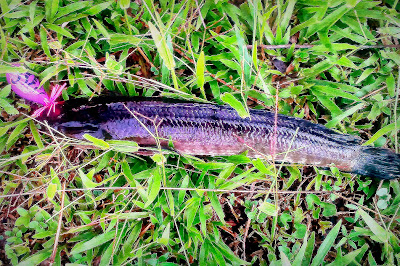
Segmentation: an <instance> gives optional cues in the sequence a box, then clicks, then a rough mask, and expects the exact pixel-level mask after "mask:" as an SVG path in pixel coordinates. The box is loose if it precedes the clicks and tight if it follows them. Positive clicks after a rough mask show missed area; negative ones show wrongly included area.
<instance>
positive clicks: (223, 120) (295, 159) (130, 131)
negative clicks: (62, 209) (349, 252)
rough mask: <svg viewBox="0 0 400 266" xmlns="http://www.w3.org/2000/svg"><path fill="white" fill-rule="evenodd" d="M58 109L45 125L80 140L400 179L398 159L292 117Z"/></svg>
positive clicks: (214, 109)
mask: <svg viewBox="0 0 400 266" xmlns="http://www.w3.org/2000/svg"><path fill="white" fill-rule="evenodd" d="M24 77H25V76H24ZM28 78H29V77H28ZM25 79H26V78H25ZM23 84H26V82H25V83H23ZM15 86H17V85H15ZM58 90H59V88H58ZM33 91H34V90H33V88H31V89H30V92H32V93H33ZM35 93H36V92H35ZM27 94H29V93H26V94H24V96H28V95H27ZM19 95H20V94H19ZM24 96H22V97H24ZM24 98H27V97H24ZM50 98H51V97H50ZM50 100H51V99H50ZM49 106H52V108H53V106H55V102H54V101H53V102H52V103H51V104H47V105H45V107H46V108H49ZM59 108H60V112H58V114H57V115H54V116H52V117H43V119H46V120H47V121H48V122H49V124H50V125H52V126H53V127H54V128H56V129H57V130H59V131H60V132H62V133H64V134H65V135H67V136H70V137H73V138H77V139H82V138H83V135H84V134H91V135H92V136H94V137H96V138H99V139H105V140H107V139H116V140H133V141H135V142H137V143H138V144H140V145H141V146H151V147H155V146H156V145H161V147H162V148H166V149H168V148H169V143H170V141H172V144H173V148H174V150H176V151H177V152H180V153H184V154H191V155H210V156H219V155H233V154H240V153H243V152H247V153H248V156H250V157H255V158H257V157H259V158H268V157H269V159H274V160H276V161H283V162H288V163H298V164H307V165H316V166H321V167H330V166H333V165H334V166H336V167H337V168H338V169H340V170H342V171H345V172H351V173H355V174H360V175H365V176H370V177H376V178H379V179H394V178H399V177H400V155H399V154H396V153H394V152H393V151H391V150H389V149H384V148H375V147H368V146H362V145H361V140H360V139H359V138H357V137H355V136H352V135H347V134H339V133H337V132H335V131H333V130H331V129H328V128H326V127H324V126H322V125H318V124H314V123H311V122H310V121H307V120H303V119H299V118H295V117H288V116H283V115H278V119H277V121H275V114H274V113H271V112H268V111H265V110H250V117H248V118H242V117H240V116H239V115H238V114H237V112H236V111H235V110H234V109H233V108H231V107H228V106H218V105H212V104H199V103H188V102H166V101H164V100H160V99H152V98H150V99H149V98H144V99H143V98H123V97H120V98H116V99H112V98H109V97H107V98H104V97H97V98H93V99H92V100H91V101H90V102H87V101H85V100H84V99H77V100H74V101H67V102H64V103H63V104H62V105H59ZM41 119H42V117H41ZM271 154H272V155H273V156H272V157H271V156H270V155H271Z"/></svg>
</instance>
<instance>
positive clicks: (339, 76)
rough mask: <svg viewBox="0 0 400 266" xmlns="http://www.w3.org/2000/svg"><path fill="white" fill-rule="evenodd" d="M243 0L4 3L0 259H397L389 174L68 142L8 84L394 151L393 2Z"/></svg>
mask: <svg viewBox="0 0 400 266" xmlns="http://www.w3.org/2000/svg"><path fill="white" fill-rule="evenodd" d="M237 2H238V3H236V1H225V0H222V1H218V2H214V1H210V0H206V1H201V2H200V1H182V2H178V3H173V1H159V2H152V1H149V0H146V1H129V0H121V1H70V0H65V1H59V0H46V1H25V2H21V1H7V0H6V1H1V2H0V8H1V15H0V60H1V66H0V87H1V91H0V108H1V109H2V113H1V114H2V118H1V119H2V122H1V125H0V126H1V127H0V132H1V134H0V151H1V157H0V178H1V191H2V195H0V204H1V205H0V208H1V214H0V215H1V218H2V224H1V225H0V232H1V236H0V245H1V246H0V247H1V248H0V249H1V250H2V251H1V252H0V258H1V260H2V261H3V263H5V264H8V263H11V264H21V265H31V264H39V263H42V262H43V263H46V262H47V263H54V264H55V265H61V264H65V263H76V264H88V265H89V264H96V265H98V264H100V265H108V264H124V265H126V264H140V265H172V264H195V265H197V264H201V265H204V264H219V265H239V264H243V265H244V264H247V263H248V264H262V265H278V264H279V265H280V264H289V263H290V264H292V265H308V264H312V265H320V264H333V265H336V264H342V265H359V264H369V265H378V264H387V265H395V264H400V255H399V254H400V247H399V239H398V235H399V229H400V226H399V223H400V218H399V202H400V186H399V183H398V181H391V182H389V181H381V182H379V181H378V180H373V179H370V178H367V177H360V176H354V175H350V174H346V173H341V172H339V171H338V170H337V169H336V168H334V167H332V168H331V169H325V170H324V169H318V168H316V167H310V166H300V165H285V166H281V165H279V164H277V165H276V164H273V163H271V162H268V161H265V160H260V159H256V160H255V159H251V158H248V157H247V156H245V155H237V156H229V157H201V158H197V157H192V156H185V155H179V154H175V153H172V152H170V153H165V152H163V151H161V150H160V149H157V148H156V154H155V155H153V156H138V155H136V154H135V153H134V152H135V151H137V149H138V147H137V145H136V144H135V143H133V142H118V141H108V142H104V141H100V140H97V139H95V138H93V137H91V136H87V138H86V141H77V140H74V139H69V138H67V137H65V136H62V135H60V134H58V133H57V132H55V131H54V130H52V129H50V128H49V127H48V126H47V125H46V124H45V123H42V122H40V121H36V120H34V119H32V118H31V117H29V116H27V115H28V114H29V112H30V106H29V105H28V104H27V103H25V102H24V101H23V100H21V99H18V98H17V97H15V95H14V94H13V93H12V91H11V86H10V85H7V83H6V79H5V73H7V72H10V71H11V70H12V69H13V67H12V66H11V63H12V62H20V63H21V64H22V65H23V67H24V68H25V69H26V71H30V72H31V73H35V74H36V75H37V76H38V77H40V80H41V82H42V84H43V85H44V86H45V88H46V89H48V90H49V89H50V88H51V84H61V83H67V87H68V89H67V90H66V91H64V93H63V95H62V97H63V98H64V100H69V101H73V100H74V99H75V98H87V99H89V98H91V97H97V96H99V95H124V96H138V95H139V96H146V97H149V96H162V97H168V98H180V99H187V100H191V101H196V102H212V103H217V104H228V105H231V106H232V107H233V108H235V109H236V110H237V111H238V112H239V114H240V115H241V116H243V117H245V116H247V115H248V110H249V108H263V109H268V110H271V111H277V112H279V113H281V114H284V115H290V116H296V117H300V118H304V119H308V120H311V121H313V122H316V123H320V124H325V125H327V126H328V127H330V128H333V129H335V130H338V131H339V132H343V133H349V134H352V135H358V136H361V137H362V138H364V139H365V140H366V144H368V145H375V146H385V147H389V148H392V149H394V150H396V151H398V149H399V145H398V135H397V134H398V129H399V119H398V118H399V117H398V111H399V108H398V95H399V88H400V83H399V82H400V77H399V73H400V72H399V64H400V55H399V53H398V50H397V49H398V35H399V25H400V15H399V11H400V6H399V5H398V1H394V0H388V1H385V2H384V3H380V2H379V1H368V0H360V1H352V0H349V1H343V0H336V1H314V0H307V1H303V0H299V1H294V0H289V1H285V3H283V2H284V1H273V2H272V1H267V4H261V3H260V1H246V2H244V3H243V4H239V2H240V1H237ZM138 3H140V4H138ZM263 45H265V46H264V47H265V48H266V49H261V48H260V47H261V46H263ZM258 46H259V47H258ZM257 47H258V48H257ZM88 145H89V146H88Z"/></svg>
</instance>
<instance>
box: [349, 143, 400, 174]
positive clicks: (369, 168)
mask: <svg viewBox="0 0 400 266" xmlns="http://www.w3.org/2000/svg"><path fill="white" fill-rule="evenodd" d="M352 172H353V173H356V174H360V175H364V176H370V177H375V178H378V179H384V180H390V179H395V178H399V177H400V154H397V153H395V152H393V151H391V150H389V149H384V148H375V147H367V146H363V147H362V149H361V151H360V154H359V156H358V158H356V164H355V166H354V167H353V171H352Z"/></svg>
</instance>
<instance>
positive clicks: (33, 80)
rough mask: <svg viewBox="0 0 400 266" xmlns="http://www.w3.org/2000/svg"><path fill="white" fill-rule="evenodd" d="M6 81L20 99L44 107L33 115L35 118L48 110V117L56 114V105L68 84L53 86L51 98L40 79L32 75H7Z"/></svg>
mask: <svg viewBox="0 0 400 266" xmlns="http://www.w3.org/2000/svg"><path fill="white" fill-rule="evenodd" d="M16 66H18V65H17V64H16ZM6 79H7V82H8V83H9V84H11V89H12V90H13V91H14V92H15V93H16V94H17V95H18V96H19V97H21V98H24V99H26V100H29V101H32V102H35V103H38V104H41V105H43V107H40V108H39V109H37V110H36V111H35V112H34V113H33V114H32V116H33V117H39V116H40V115H41V114H42V113H43V112H44V111H46V110H48V111H47V116H49V115H50V113H51V112H53V113H54V112H55V111H56V105H57V104H59V102H57V101H56V100H57V98H58V97H60V95H61V93H62V91H63V90H64V88H65V86H66V84H63V85H61V86H60V85H58V84H57V85H55V86H53V88H52V90H51V94H50V96H49V95H48V94H47V93H46V91H45V89H44V88H43V86H40V82H39V79H38V78H37V77H35V76H34V75H32V74H30V73H7V74H6Z"/></svg>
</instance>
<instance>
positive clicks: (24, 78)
mask: <svg viewBox="0 0 400 266" xmlns="http://www.w3.org/2000/svg"><path fill="white" fill-rule="evenodd" d="M6 78H7V82H8V83H9V84H11V89H12V90H13V91H14V92H15V93H16V94H17V95H18V96H19V97H21V98H24V99H26V100H29V101H32V102H35V103H39V104H42V105H46V102H48V101H49V100H50V97H49V96H48V95H47V93H46V91H45V89H44V88H43V86H40V82H39V79H38V78H36V77H35V76H34V75H32V74H30V73H7V74H6Z"/></svg>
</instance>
